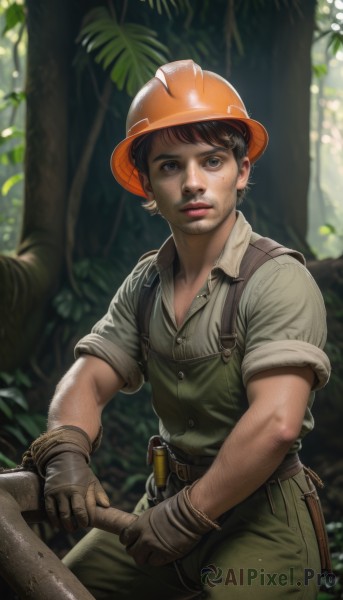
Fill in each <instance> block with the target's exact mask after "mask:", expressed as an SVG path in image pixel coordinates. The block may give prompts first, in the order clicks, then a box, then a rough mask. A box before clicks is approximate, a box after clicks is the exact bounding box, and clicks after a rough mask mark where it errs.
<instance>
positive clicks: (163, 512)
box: [119, 484, 220, 567]
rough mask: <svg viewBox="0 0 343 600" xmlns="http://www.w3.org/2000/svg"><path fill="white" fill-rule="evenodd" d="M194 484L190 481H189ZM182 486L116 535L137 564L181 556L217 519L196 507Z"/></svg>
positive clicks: (165, 562)
mask: <svg viewBox="0 0 343 600" xmlns="http://www.w3.org/2000/svg"><path fill="white" fill-rule="evenodd" d="M193 485H194V484H193ZM190 489H191V487H190V486H186V487H185V488H183V489H182V490H181V491H180V492H179V493H178V494H176V495H175V496H172V497H171V498H168V499H167V500H164V501H163V502H161V503H160V504H157V506H154V507H153V508H149V509H148V510H146V511H145V512H144V513H142V514H141V515H140V516H139V517H137V519H136V521H134V522H133V523H132V525H129V527H127V528H126V529H124V531H123V532H122V533H121V535H120V538H119V539H120V541H121V543H122V544H124V546H126V550H127V552H128V554H130V556H132V557H133V558H134V559H135V561H136V563H137V564H138V565H144V564H149V565H151V566H155V567H157V566H161V565H165V564H167V563H169V562H172V561H174V560H176V559H178V558H180V557H181V556H184V555H185V554H187V553H188V552H190V550H191V549H192V548H193V547H194V546H195V545H196V544H197V543H198V542H199V540H200V539H201V537H202V536H203V535H204V534H205V533H208V532H209V531H211V530H212V529H220V527H219V525H218V523H215V522H213V521H211V519H209V518H208V516H207V515H206V514H205V513H203V512H201V511H200V510H197V509H196V508H195V507H194V506H193V505H192V503H191V500H190V497H189V491H190Z"/></svg>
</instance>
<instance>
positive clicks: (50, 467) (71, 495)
mask: <svg viewBox="0 0 343 600" xmlns="http://www.w3.org/2000/svg"><path fill="white" fill-rule="evenodd" d="M92 449H93V448H92V443H91V440H90V438H89V437H88V435H87V434H86V432H85V431H83V430H82V429H80V428H78V427H74V426H71V425H66V426H63V427H58V428H56V429H53V430H51V431H48V432H47V433H44V434H43V435H41V436H40V437H39V438H38V439H37V440H35V441H34V442H33V443H32V444H31V447H30V451H29V452H30V455H31V457H32V460H33V463H34V464H35V466H36V468H37V470H38V472H39V473H40V474H41V475H42V476H43V477H44V478H45V485H44V498H45V508H46V512H47V515H48V517H49V520H50V522H51V523H52V525H54V526H57V527H60V526H61V525H62V527H64V529H66V530H67V531H75V530H76V529H77V528H78V527H88V526H89V525H91V524H92V521H93V516H94V509H95V506H96V504H98V505H100V506H103V507H105V508H107V507H109V506H110V503H109V499H108V497H107V494H106V492H105V491H104V489H103V488H102V486H101V484H100V483H99V480H98V479H97V477H96V476H95V475H94V473H93V471H92V470H91V468H90V466H89V462H90V453H91V452H92Z"/></svg>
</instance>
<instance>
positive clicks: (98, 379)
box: [48, 357, 124, 440]
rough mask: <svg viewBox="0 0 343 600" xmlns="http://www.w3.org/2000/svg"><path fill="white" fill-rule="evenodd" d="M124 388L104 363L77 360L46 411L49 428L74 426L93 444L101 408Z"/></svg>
mask: <svg viewBox="0 0 343 600" xmlns="http://www.w3.org/2000/svg"><path fill="white" fill-rule="evenodd" d="M123 384H124V381H123V380H122V379H121V378H120V376H119V375H118V374H117V373H115V371H113V370H112V369H111V367H110V366H109V365H107V364H106V363H104V361H102V360H100V359H97V358H95V357H84V358H81V359H79V360H78V361H77V362H76V363H75V364H74V365H73V366H72V368H71V369H70V370H69V371H68V372H67V373H66V375H65V376H64V377H63V378H62V379H61V381H60V382H59V384H58V386H57V388H56V392H55V394H54V397H53V399H52V401H51V404H50V408H49V415H48V428H49V429H53V428H55V427H59V426H60V425H75V426H77V427H80V428H81V429H83V430H84V431H86V433H88V435H89V437H90V438H91V440H94V439H95V437H96V435H97V433H98V431H99V427H100V424H101V413H102V410H103V408H104V406H105V405H106V404H107V402H108V401H109V400H110V398H112V397H113V395H114V394H115V393H116V392H117V391H118V390H119V389H121V387H123Z"/></svg>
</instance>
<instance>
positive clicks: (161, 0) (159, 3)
mask: <svg viewBox="0 0 343 600" xmlns="http://www.w3.org/2000/svg"><path fill="white" fill-rule="evenodd" d="M140 1H141V2H146V1H147V3H148V5H149V6H150V8H152V9H154V8H155V5H156V10H157V12H158V14H159V15H161V14H162V13H163V10H164V11H165V12H166V14H167V15H168V18H169V19H171V18H172V14H171V12H170V6H169V4H170V5H171V6H172V7H173V8H174V9H175V10H176V11H177V10H178V2H177V1H176V0H169V1H168V0H156V2H155V0H140ZM179 4H181V5H183V6H184V5H185V4H186V5H188V6H189V3H188V1H187V0H186V1H185V2H183V1H182V0H181V1H180V0H179Z"/></svg>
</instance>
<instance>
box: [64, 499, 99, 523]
mask: <svg viewBox="0 0 343 600" xmlns="http://www.w3.org/2000/svg"><path fill="white" fill-rule="evenodd" d="M93 497H94V495H93ZM87 498H88V494H87V496H86V499H85V498H84V497H83V496H82V495H81V494H73V495H72V496H71V499H70V502H71V509H72V513H73V516H74V519H75V521H76V524H77V526H78V527H83V528H84V527H88V525H90V520H91V518H90V517H91V516H93V515H92V513H93V509H92V503H90V504H88V503H87Z"/></svg>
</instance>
